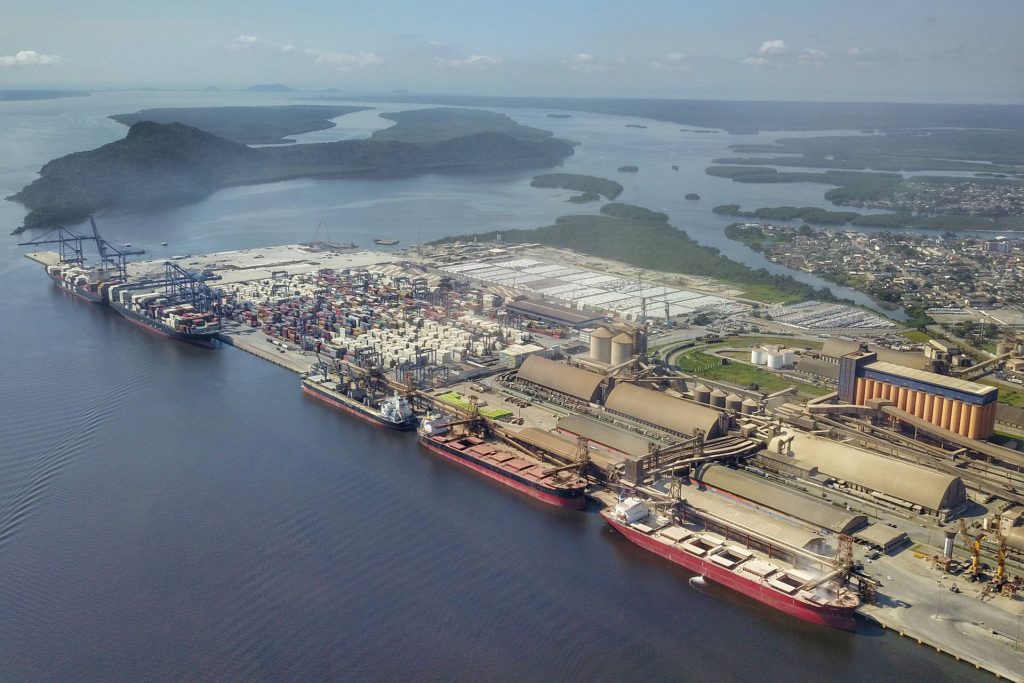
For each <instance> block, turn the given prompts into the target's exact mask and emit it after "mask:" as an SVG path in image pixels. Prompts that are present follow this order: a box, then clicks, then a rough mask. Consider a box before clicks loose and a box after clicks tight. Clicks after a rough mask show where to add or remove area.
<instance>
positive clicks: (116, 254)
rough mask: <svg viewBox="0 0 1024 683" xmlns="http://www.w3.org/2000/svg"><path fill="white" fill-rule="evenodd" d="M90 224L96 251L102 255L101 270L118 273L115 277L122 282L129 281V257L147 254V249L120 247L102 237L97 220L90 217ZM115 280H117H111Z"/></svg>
mask: <svg viewBox="0 0 1024 683" xmlns="http://www.w3.org/2000/svg"><path fill="white" fill-rule="evenodd" d="M89 224H90V225H91V226H92V238H93V240H95V242H96V251H97V252H99V255H100V268H101V269H102V270H107V269H108V268H109V269H110V270H113V271H116V272H117V275H116V276H115V277H116V279H117V280H119V281H120V282H127V281H128V257H129V256H139V255H141V254H145V253H146V250H145V249H131V248H129V247H128V246H118V245H116V244H114V243H113V242H108V241H107V240H105V239H103V238H102V237H101V236H100V231H99V228H97V227H96V219H94V218H93V217H92V216H89ZM111 279H115V278H111Z"/></svg>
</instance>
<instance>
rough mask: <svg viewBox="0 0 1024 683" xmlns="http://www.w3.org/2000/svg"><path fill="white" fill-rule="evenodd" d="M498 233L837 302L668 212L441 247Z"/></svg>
mask: <svg viewBox="0 0 1024 683" xmlns="http://www.w3.org/2000/svg"><path fill="white" fill-rule="evenodd" d="M499 232H500V234H501V240H502V242H507V243H513V244H522V243H533V242H536V243H540V244H544V245H547V246H552V247H561V248H565V249H572V250H574V251H578V252H581V253H585V254H589V255H591V256H597V257H600V258H607V259H612V260H615V261H621V262H623V263H627V264H629V265H632V266H637V267H640V268H648V269H651V270H660V271H663V272H668V273H682V274H686V275H698V276H704V277H710V278H714V279H716V280H720V281H723V282H727V283H729V284H731V285H733V286H735V287H736V288H738V289H742V290H743V291H744V292H746V294H747V295H748V296H751V297H754V298H758V299H761V300H764V301H805V300H810V299H817V300H821V301H834V300H835V296H834V295H833V294H832V292H831V291H830V290H828V289H815V288H814V287H811V286H810V285H807V284H804V283H802V282H800V281H798V280H795V279H793V278H792V277H790V276H788V275H773V274H771V273H769V272H768V271H767V270H765V269H764V268H759V269H754V268H751V267H749V266H747V265H744V264H742V263H739V262H737V261H733V260H732V259H730V258H728V257H727V256H724V255H723V254H722V253H721V252H720V251H719V250H718V249H716V248H714V247H706V246H703V245H701V244H699V243H698V242H696V241H694V240H693V239H692V238H691V237H690V236H689V235H688V234H686V232H685V231H683V230H679V229H678V228H676V227H674V226H672V225H671V224H669V222H668V216H666V215H665V214H664V213H661V212H658V211H651V210H650V209H647V208H644V207H642V206H635V205H632V204H623V203H618V202H614V203H610V204H605V205H604V206H602V207H601V213H600V215H596V216H595V215H571V216H562V217H561V218H558V219H557V220H556V221H555V224H554V225H549V226H546V227H542V228H537V229H535V230H501V231H495V232H491V233H484V234H482V235H459V236H454V237H447V238H445V239H443V240H439V243H443V242H454V241H467V240H484V241H486V240H493V239H496V238H497V236H498V234H499Z"/></svg>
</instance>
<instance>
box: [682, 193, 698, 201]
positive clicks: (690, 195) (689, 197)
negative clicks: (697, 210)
mask: <svg viewBox="0 0 1024 683" xmlns="http://www.w3.org/2000/svg"><path fill="white" fill-rule="evenodd" d="M684 199H686V200H687V201H691V202H696V201H698V200H700V195H699V194H697V193H696V192H687V193H686V196H685V197H684Z"/></svg>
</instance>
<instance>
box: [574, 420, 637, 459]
mask: <svg viewBox="0 0 1024 683" xmlns="http://www.w3.org/2000/svg"><path fill="white" fill-rule="evenodd" d="M558 433H559V434H564V435H565V436H568V437H570V438H573V439H578V438H581V437H582V438H584V439H586V440H587V443H589V444H590V445H591V446H593V447H594V448H597V449H600V450H602V451H606V452H609V453H613V454H616V455H624V456H630V457H634V458H637V457H643V456H645V455H647V454H648V453H650V452H651V447H652V445H653V442H652V441H651V440H650V439H645V438H644V437H642V436H640V435H639V434H634V433H632V432H627V431H625V430H624V429H619V428H618V427H613V426H612V425H610V424H608V423H606V422H600V421H599V420H593V419H591V418H589V417H581V416H579V415H570V416H569V417H563V418H562V419H561V420H559V421H558Z"/></svg>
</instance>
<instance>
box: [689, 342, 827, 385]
mask: <svg viewBox="0 0 1024 683" xmlns="http://www.w3.org/2000/svg"><path fill="white" fill-rule="evenodd" d="M797 341H799V340H796V339H787V338H785V337H735V338H733V339H729V340H728V341H726V342H723V343H721V344H713V345H711V346H705V347H701V348H698V349H694V350H693V351H690V352H689V353H685V354H683V355H682V356H680V357H679V359H678V360H677V361H676V366H677V367H678V368H679V369H680V370H682V371H683V372H689V373H691V374H694V375H697V376H699V377H706V378H708V379H713V380H719V381H721V382H728V383H730V384H734V385H736V386H738V387H744V388H753V387H754V386H755V385H756V387H757V389H758V390H759V391H764V392H767V393H772V392H775V391H780V390H782V389H787V388H789V387H792V386H795V387H796V388H797V391H799V392H800V393H802V394H806V395H808V396H823V395H825V394H827V393H829V392H830V391H831V389H827V388H825V387H818V386H815V385H813V384H808V383H807V382H798V381H795V380H792V379H790V378H788V377H785V376H783V375H779V374H776V373H774V372H769V371H768V370H764V369H761V368H758V367H754V366H752V365H747V364H746V363H728V364H723V362H722V359H721V358H719V357H717V356H713V355H711V354H710V353H707V351H713V350H715V349H719V348H724V347H728V346H743V345H744V344H758V343H761V344H772V343H787V344H791V345H792V342H797ZM807 344H808V346H811V345H816V346H817V348H819V349H820V348H821V346H822V345H821V343H820V342H807Z"/></svg>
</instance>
